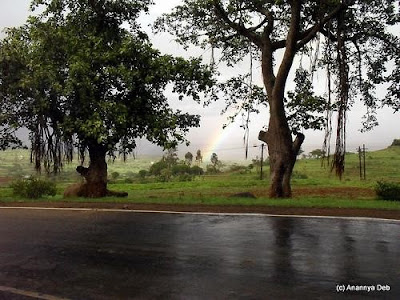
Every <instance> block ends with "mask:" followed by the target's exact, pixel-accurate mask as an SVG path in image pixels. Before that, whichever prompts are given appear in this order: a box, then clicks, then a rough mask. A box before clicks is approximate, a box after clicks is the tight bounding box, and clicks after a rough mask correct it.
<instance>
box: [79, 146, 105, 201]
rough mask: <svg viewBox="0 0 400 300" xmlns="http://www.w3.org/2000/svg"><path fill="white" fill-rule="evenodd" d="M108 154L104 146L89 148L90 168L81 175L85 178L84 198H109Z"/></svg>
mask: <svg viewBox="0 0 400 300" xmlns="http://www.w3.org/2000/svg"><path fill="white" fill-rule="evenodd" d="M106 153H107V151H106V149H105V147H104V146H101V145H91V146H89V158H90V163H89V168H87V169H85V170H84V171H83V172H81V175H82V176H83V177H84V178H85V184H84V188H83V191H82V192H83V195H82V196H83V197H87V198H100V197H105V196H107V163H106ZM82 170H83V169H82ZM77 171H78V170H77ZM78 172H79V171H78Z"/></svg>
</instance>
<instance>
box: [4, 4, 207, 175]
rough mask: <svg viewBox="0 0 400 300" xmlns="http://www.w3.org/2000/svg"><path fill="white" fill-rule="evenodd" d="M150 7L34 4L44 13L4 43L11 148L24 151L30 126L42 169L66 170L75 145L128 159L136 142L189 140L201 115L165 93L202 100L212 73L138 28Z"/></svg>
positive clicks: (163, 143) (169, 143)
mask: <svg viewBox="0 0 400 300" xmlns="http://www.w3.org/2000/svg"><path fill="white" fill-rule="evenodd" d="M150 4H151V1H149V0H147V1H146V0H142V1H133V0H123V1H122V0H121V1H111V0H97V1H92V0H89V1H78V0H62V1H61V0H34V1H33V2H32V8H33V9H35V8H37V7H42V6H44V12H43V13H41V14H40V15H38V16H31V17H29V19H28V21H27V22H26V24H25V25H23V26H21V27H19V28H11V29H9V30H8V31H7V32H6V38H5V39H4V40H2V41H1V42H0V98H1V101H2V102H1V103H2V104H1V107H0V108H1V111H0V122H1V123H0V126H1V128H2V132H1V141H3V142H2V145H8V144H9V143H10V142H11V143H14V144H15V143H17V144H18V143H20V141H18V140H16V139H15V136H14V135H13V134H12V133H13V131H15V129H17V128H21V127H26V128H28V129H29V131H30V140H31V144H32V153H33V160H34V161H35V165H36V167H37V168H38V169H40V168H41V166H43V165H44V166H45V168H46V170H50V169H51V170H53V171H56V172H57V171H58V170H59V168H60V167H61V166H62V162H63V159H67V160H71V159H72V153H73V148H74V147H75V146H77V147H78V148H79V149H80V152H81V154H82V155H84V153H85V150H88V149H89V150H90V147H91V146H93V147H94V146H96V147H97V146H99V147H101V148H102V149H104V151H103V152H107V153H109V154H114V152H115V151H117V150H119V151H120V153H122V154H125V155H126V154H128V153H130V152H131V151H132V150H133V149H134V148H135V147H136V144H135V139H137V138H142V137H145V138H147V139H148V140H149V141H151V142H153V143H156V144H158V145H160V146H163V147H165V148H168V147H172V146H175V145H176V144H177V143H179V142H184V141H186V140H185V137H184V136H185V133H186V132H187V131H188V129H189V128H190V127H196V126H199V116H197V115H190V114H187V113H184V112H182V111H179V110H176V111H175V110H173V109H172V108H170V106H169V104H168V101H167V98H166V96H165V95H164V90H165V89H166V87H167V86H168V85H170V84H172V85H173V92H174V93H176V94H178V95H179V98H180V99H183V98H193V99H194V100H196V101H198V100H199V99H200V93H201V92H202V91H205V90H206V89H207V88H208V87H210V86H212V85H213V80H212V77H211V71H210V70H209V69H208V67H206V66H204V65H202V64H201V62H200V60H198V59H190V60H185V59H183V58H180V57H173V56H170V55H161V54H160V52H159V51H158V50H155V49H153V48H152V45H151V43H150V41H149V38H148V37H147V35H146V34H145V33H144V32H143V31H142V30H141V28H140V26H139V24H138V23H137V18H138V16H139V14H140V13H142V12H146V11H148V7H149V5H150ZM89 152H90V151H89ZM89 154H90V153H89ZM83 157H84V156H83Z"/></svg>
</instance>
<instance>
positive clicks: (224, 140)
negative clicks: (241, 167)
mask: <svg viewBox="0 0 400 300" xmlns="http://www.w3.org/2000/svg"><path fill="white" fill-rule="evenodd" d="M234 130H237V128H236V126H235V124H230V125H229V126H227V127H226V128H225V129H223V128H222V127H221V126H217V127H216V129H215V131H214V132H213V135H212V137H211V139H210V141H209V144H208V146H207V147H205V149H203V150H201V152H202V155H203V161H209V160H210V158H211V155H212V154H213V153H214V152H215V153H217V154H218V150H224V149H226V148H229V147H232V143H230V142H229V137H232V135H233V134H232V133H233V131H234Z"/></svg>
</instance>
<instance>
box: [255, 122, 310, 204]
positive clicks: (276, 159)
mask: <svg viewBox="0 0 400 300" xmlns="http://www.w3.org/2000/svg"><path fill="white" fill-rule="evenodd" d="M282 131H285V130H284V129H283V128H278V129H275V128H271V127H270V128H269V129H268V131H267V132H265V131H260V134H259V136H258V138H259V140H261V141H263V142H265V143H267V146H268V152H269V162H270V178H271V186H270V193H269V196H270V197H271V198H290V197H291V196H292V188H291V184H290V180H291V177H292V171H293V168H294V165H295V163H296V157H297V154H298V152H299V150H300V147H301V144H302V143H303V141H304V135H303V134H302V133H297V137H296V140H295V141H294V142H292V137H291V135H289V137H288V136H282ZM289 133H290V132H289Z"/></svg>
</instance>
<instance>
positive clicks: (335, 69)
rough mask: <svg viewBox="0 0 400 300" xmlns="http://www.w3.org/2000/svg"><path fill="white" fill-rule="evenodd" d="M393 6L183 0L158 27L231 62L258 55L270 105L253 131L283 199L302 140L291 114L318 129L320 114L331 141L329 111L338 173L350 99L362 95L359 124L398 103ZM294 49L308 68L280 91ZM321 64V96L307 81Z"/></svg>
mask: <svg viewBox="0 0 400 300" xmlns="http://www.w3.org/2000/svg"><path fill="white" fill-rule="evenodd" d="M398 10H399V5H398V2H397V1H394V0H383V1H378V0H319V1H306V0H303V1H301V0H279V1H276V0H249V1H240V0H184V1H183V3H182V4H181V5H179V6H177V7H175V8H174V10H173V11H172V12H171V13H168V14H165V15H164V16H163V17H162V18H160V19H159V20H158V22H157V23H156V25H155V28H156V30H159V31H161V30H167V31H169V32H170V33H172V34H173V35H174V36H175V37H176V40H177V42H179V43H180V44H182V45H184V46H189V45H197V46H201V47H204V48H205V47H208V46H211V47H212V48H213V49H218V50H219V51H220V53H221V58H220V59H221V61H224V62H226V63H227V64H228V65H229V66H232V67H234V66H236V64H237V63H238V62H241V61H243V60H244V58H246V57H247V56H248V55H249V53H251V55H252V57H259V59H260V64H261V73H262V79H263V84H264V88H265V91H266V96H265V98H264V100H263V101H261V104H262V103H268V106H269V112H270V114H269V122H268V129H267V131H265V132H264V131H261V132H260V135H259V139H260V140H262V141H265V142H266V143H267V145H268V150H269V154H270V159H271V175H272V188H271V190H272V191H273V192H272V193H271V196H278V197H280V196H290V195H291V192H290V183H289V182H290V177H291V173H292V169H293V166H294V163H295V157H296V154H297V153H298V151H299V149H300V147H301V144H302V142H303V140H304V135H303V134H302V133H300V132H299V129H300V128H299V127H298V126H297V125H296V124H298V122H300V123H301V126H300V127H302V128H307V127H312V128H320V127H321V126H320V125H321V121H323V123H324V127H325V129H326V141H325V145H326V148H329V147H328V146H327V145H329V139H330V136H331V134H332V131H333V130H334V129H333V127H332V126H331V124H332V122H331V117H332V112H335V113H336V115H337V124H336V128H335V130H336V146H335V155H334V159H333V167H334V168H335V169H336V171H337V174H338V175H339V176H341V175H342V173H343V171H344V155H345V145H346V123H347V121H346V120H347V112H348V110H349V109H350V108H351V106H352V105H353V103H354V102H355V101H357V100H360V101H361V102H362V103H364V104H365V106H366V107H367V109H366V111H367V113H366V116H365V119H364V127H365V128H366V129H369V128H371V127H372V126H373V125H376V124H377V122H376V118H375V112H376V109H378V108H379V107H382V106H385V105H387V106H390V107H392V108H393V109H394V110H395V111H399V110H400V100H399V99H400V97H399V93H400V85H399V79H400V77H399V74H400V68H399V65H400V60H399V57H400V46H399V45H400V43H399V37H398V35H396V34H394V33H393V32H396V28H397V29H398V27H394V26H396V25H397V24H398V23H399V21H400V17H399V12H398ZM397 26H398V25H397ZM397 32H398V30H397ZM296 56H301V57H309V58H310V63H309V67H310V72H309V74H306V73H304V72H301V70H299V71H298V73H297V75H298V76H297V82H296V83H297V86H298V87H297V88H296V90H295V91H294V92H293V93H292V94H288V97H286V95H287V94H286V93H287V91H286V85H287V81H288V78H289V73H290V72H291V70H292V66H293V65H294V59H295V57H296ZM318 69H323V70H325V71H326V78H327V85H328V91H327V93H326V94H327V95H326V97H324V98H325V101H323V99H322V98H321V97H319V96H316V95H315V94H314V93H313V91H312V86H310V84H309V83H310V82H312V81H311V79H310V78H311V77H312V76H313V73H314V72H315V71H316V70H318ZM383 84H385V86H384V87H386V94H385V95H383V96H382V97H380V95H377V93H376V88H377V87H378V86H379V87H382V85H383ZM254 103H256V102H254ZM293 113H295V114H293ZM321 117H323V119H321ZM292 134H294V135H296V136H297V137H296V139H295V140H294V141H293V138H292ZM327 153H329V149H328V151H327Z"/></svg>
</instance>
